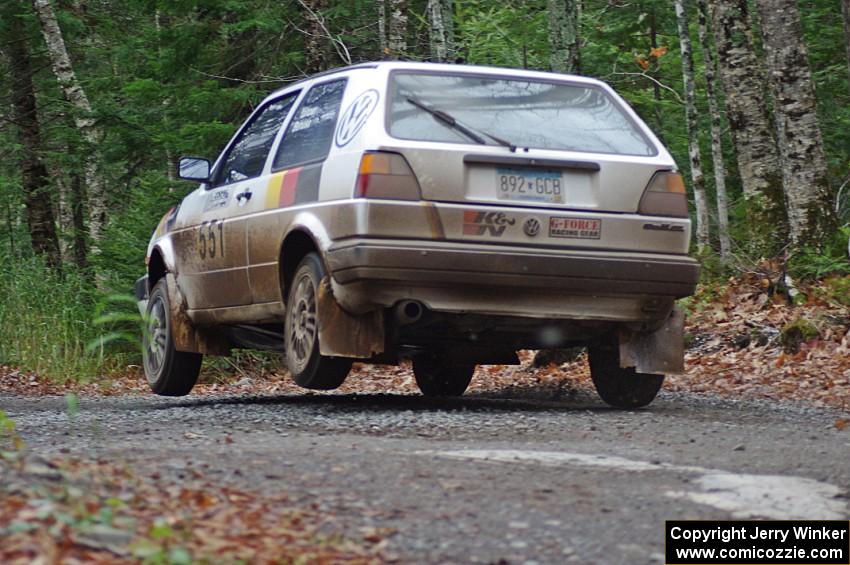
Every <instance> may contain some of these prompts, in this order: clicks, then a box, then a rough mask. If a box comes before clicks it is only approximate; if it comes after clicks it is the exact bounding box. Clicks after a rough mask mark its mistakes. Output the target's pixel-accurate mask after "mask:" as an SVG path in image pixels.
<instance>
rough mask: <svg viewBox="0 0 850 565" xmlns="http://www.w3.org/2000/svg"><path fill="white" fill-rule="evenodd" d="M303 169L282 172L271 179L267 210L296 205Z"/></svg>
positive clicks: (268, 188)
mask: <svg viewBox="0 0 850 565" xmlns="http://www.w3.org/2000/svg"><path fill="white" fill-rule="evenodd" d="M301 169H303V167H298V168H297V169H290V170H288V171H281V172H279V173H276V174H274V175H272V176H271V177H270V178H269V184H268V187H267V188H266V210H269V209H272V208H283V207H286V206H292V205H293V204H294V203H295V195H296V190H297V187H298V177H299V176H300V174H301Z"/></svg>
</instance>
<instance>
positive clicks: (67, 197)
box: [50, 165, 76, 265]
mask: <svg viewBox="0 0 850 565" xmlns="http://www.w3.org/2000/svg"><path fill="white" fill-rule="evenodd" d="M50 178H51V179H53V186H55V187H56V193H57V194H58V195H59V206H58V214H57V215H58V218H59V253H60V255H61V257H62V263H63V264H66V265H73V264H74V263H75V262H76V261H75V260H74V205H73V203H72V200H71V187H70V186H68V182H67V181H66V179H65V175H64V174H63V173H62V170H61V169H60V168H59V167H57V166H56V165H51V166H50Z"/></svg>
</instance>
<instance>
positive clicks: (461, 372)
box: [413, 355, 475, 396]
mask: <svg viewBox="0 0 850 565" xmlns="http://www.w3.org/2000/svg"><path fill="white" fill-rule="evenodd" d="M473 373H475V365H474V364H458V365H449V364H446V363H444V362H442V361H440V359H439V358H438V357H437V356H436V355H430V356H426V357H417V358H415V359H414V360H413V375H414V376H415V377H416V384H417V386H419V390H420V392H422V394H423V395H425V396H460V395H462V394H463V393H464V392H465V391H466V389H467V387H468V386H469V382H470V381H471V380H472V375H473Z"/></svg>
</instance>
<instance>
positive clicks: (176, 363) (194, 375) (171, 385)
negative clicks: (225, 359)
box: [142, 278, 204, 396]
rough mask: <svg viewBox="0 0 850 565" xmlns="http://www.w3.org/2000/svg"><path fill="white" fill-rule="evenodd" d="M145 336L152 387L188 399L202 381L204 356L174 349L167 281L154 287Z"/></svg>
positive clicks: (167, 394)
mask: <svg viewBox="0 0 850 565" xmlns="http://www.w3.org/2000/svg"><path fill="white" fill-rule="evenodd" d="M145 318H146V320H145V331H144V333H143V335H142V349H143V359H142V361H143V364H144V367H145V377H146V378H147V380H148V384H149V385H150V387H151V390H153V391H154V392H155V393H156V394H159V395H161V396H185V395H187V394H189V391H191V390H192V387H194V386H195V383H196V382H197V381H198V374H199V373H200V372H201V361H202V360H203V358H204V356H203V355H201V354H200V353H187V352H185V351H177V350H176V349H174V340H173V339H172V337H171V308H170V304H169V302H168V287H167V286H166V281H165V278H162V279H160V280H159V282H157V283H156V285H154V287H153V290H152V291H151V294H150V298H149V299H148V307H147V310H146V316H145Z"/></svg>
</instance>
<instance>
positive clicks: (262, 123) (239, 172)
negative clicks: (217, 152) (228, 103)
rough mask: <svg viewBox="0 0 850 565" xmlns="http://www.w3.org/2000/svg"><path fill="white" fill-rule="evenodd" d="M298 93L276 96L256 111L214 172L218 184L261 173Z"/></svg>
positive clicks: (248, 177) (237, 180) (215, 183)
mask: <svg viewBox="0 0 850 565" xmlns="http://www.w3.org/2000/svg"><path fill="white" fill-rule="evenodd" d="M297 96H298V93H293V94H289V95H287V96H286V97H284V98H281V99H279V100H275V101H274V102H272V103H271V104H269V105H268V106H266V107H265V108H264V109H263V110H261V111H260V113H259V114H257V115H256V116H255V117H254V119H253V120H251V123H250V124H248V127H247V128H245V129H244V130H243V131H242V133H241V134H240V135H239V139H237V140H236V143H234V144H233V145H232V146H231V147H230V151H228V153H227V155H226V156H225V158H224V159H223V160H222V165H221V168H220V169H219V171H217V172H216V175H215V182H214V185H215V186H221V185H224V184H230V183H232V182H239V181H241V180H246V179H250V178H254V177H256V176H259V175H260V173H262V172H263V165H264V164H265V163H266V157H267V156H268V154H269V149H271V146H272V142H273V141H274V136H275V134H276V133H277V132H278V130H279V129H280V126H281V124H283V121H284V120H285V119H286V115H287V114H289V111H290V110H291V109H292V104H293V103H294V102H295V98H297Z"/></svg>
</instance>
